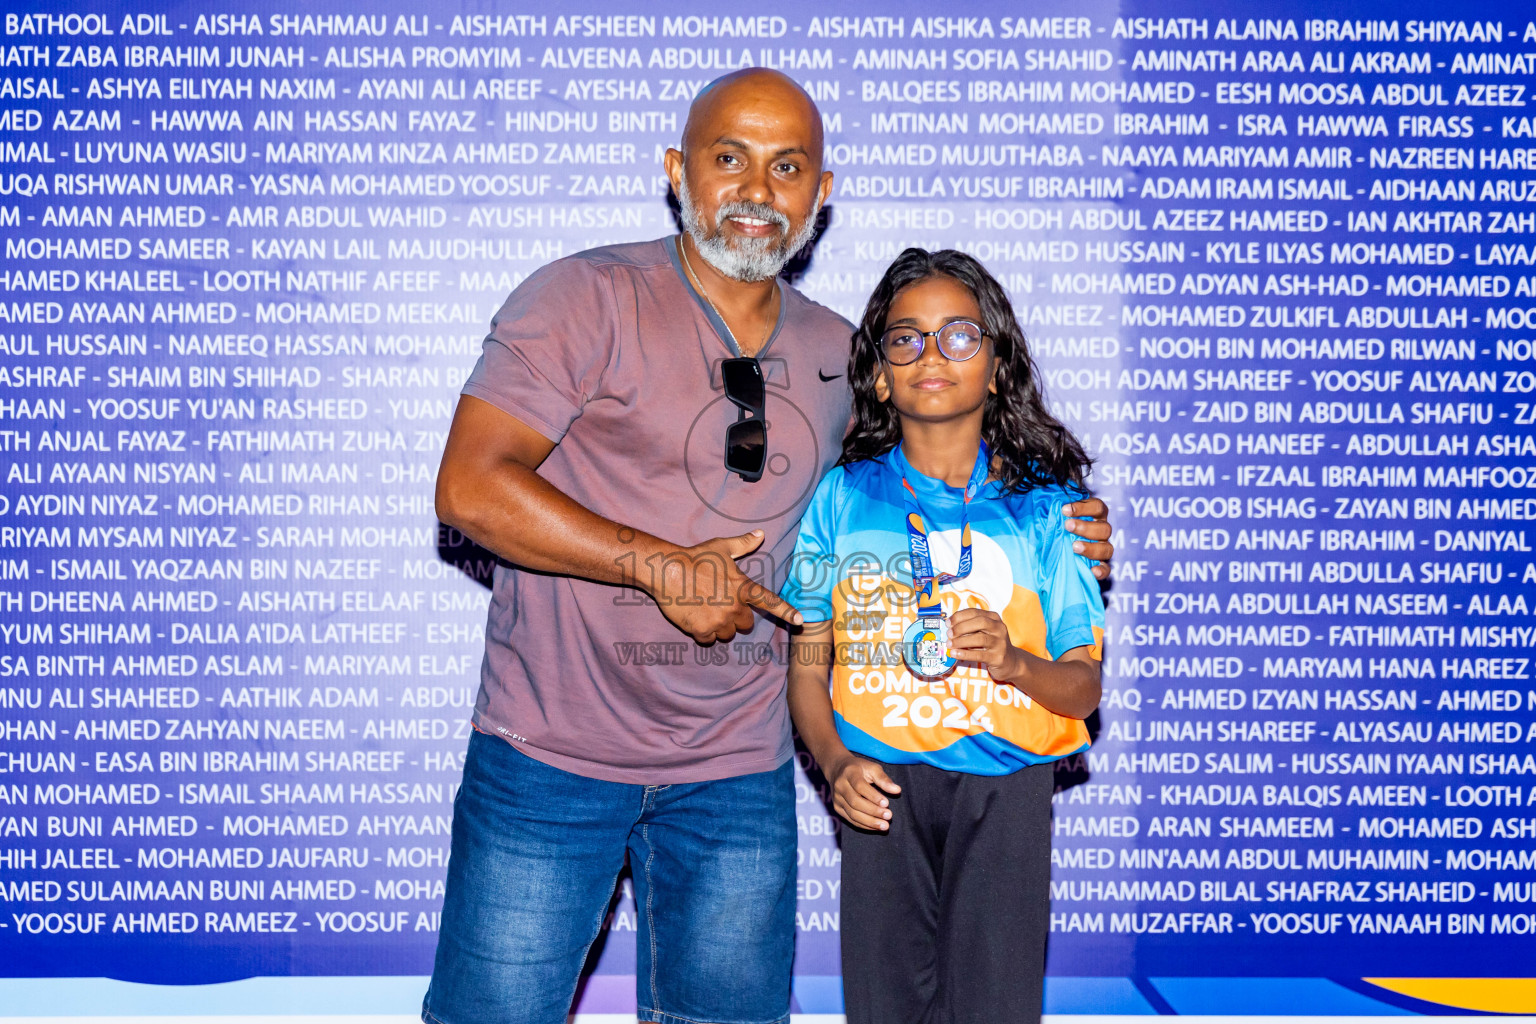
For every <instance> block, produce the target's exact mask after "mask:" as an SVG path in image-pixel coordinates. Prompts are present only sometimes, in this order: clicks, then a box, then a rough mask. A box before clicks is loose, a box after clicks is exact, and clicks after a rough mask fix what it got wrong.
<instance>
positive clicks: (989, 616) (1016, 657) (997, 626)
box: [949, 608, 1027, 682]
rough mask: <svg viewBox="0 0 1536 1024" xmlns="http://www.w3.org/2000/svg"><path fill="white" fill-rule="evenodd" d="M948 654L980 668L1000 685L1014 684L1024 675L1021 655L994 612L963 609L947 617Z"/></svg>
mask: <svg viewBox="0 0 1536 1024" xmlns="http://www.w3.org/2000/svg"><path fill="white" fill-rule="evenodd" d="M949 653H950V654H952V655H954V656H955V657H956V658H958V659H959V660H961V661H969V662H974V663H975V664H978V665H980V666H982V667H983V668H985V669H986V670H987V671H988V672H990V673H991V674H992V678H993V679H996V680H999V681H1001V682H1013V681H1015V680H1017V679H1020V678H1022V677H1023V676H1024V675H1025V674H1026V671H1027V669H1026V667H1025V664H1024V657H1025V655H1024V652H1023V651H1021V650H1019V649H1018V648H1017V647H1015V646H1013V642H1012V641H1011V640H1010V639H1009V637H1008V624H1007V623H1005V622H1004V621H1003V618H1002V616H1001V615H998V614H997V612H992V611H985V610H983V609H981V608H962V609H960V610H959V611H957V612H955V613H954V614H953V615H951V616H950V617H949Z"/></svg>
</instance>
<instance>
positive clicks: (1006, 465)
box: [783, 249, 1104, 1024]
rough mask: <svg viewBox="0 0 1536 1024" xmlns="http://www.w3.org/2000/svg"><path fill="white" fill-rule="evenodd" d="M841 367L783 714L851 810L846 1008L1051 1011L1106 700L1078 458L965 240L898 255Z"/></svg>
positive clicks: (942, 1012) (795, 574)
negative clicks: (1084, 794)
mask: <svg viewBox="0 0 1536 1024" xmlns="http://www.w3.org/2000/svg"><path fill="white" fill-rule="evenodd" d="M848 370H849V372H848V377H849V380H850V382H851V384H852V386H853V393H854V423H853V425H852V427H851V428H850V430H849V433H848V436H847V438H846V439H845V440H844V442H843V455H842V459H841V460H840V462H839V465H838V466H837V467H836V468H835V469H833V470H832V471H831V472H830V473H828V474H827V476H826V477H825V478H824V479H823V480H822V481H821V483H820V485H819V486H818V488H817V490H816V494H815V497H814V498H813V499H812V501H811V505H810V508H809V509H808V510H807V511H806V514H805V518H804V519H803V520H802V522H801V527H800V535H799V539H798V542H797V547H796V553H795V561H794V563H793V566H792V569H791V572H790V576H789V581H788V582H787V583H786V584H785V587H784V591H783V596H784V598H785V600H787V601H788V602H789V603H790V604H792V605H794V606H795V607H797V608H799V609H800V611H801V613H802V614H803V615H804V616H805V621H806V625H805V628H804V631H803V632H802V633H801V634H800V635H798V636H797V637H796V638H795V640H794V647H793V650H792V652H791V659H790V666H791V667H790V676H789V703H790V711H791V713H792V714H793V716H794V720H795V725H796V727H797V728H798V729H799V731H800V736H801V738H802V739H803V740H804V741H805V744H806V746H807V747H808V748H809V749H810V751H811V753H812V755H813V756H815V758H816V760H817V762H818V763H819V764H820V765H821V769H822V772H823V773H824V774H825V776H826V779H827V782H828V784H829V785H830V787H831V790H832V799H833V807H834V809H835V810H836V812H837V813H838V814H839V815H840V816H841V817H842V818H843V819H844V820H846V821H847V822H848V824H850V825H852V826H853V827H852V828H845V829H843V831H842V847H843V885H842V943H843V993H844V1001H845V1004H846V1007H847V1015H848V1021H849V1024H893V1022H903V1024H918V1022H934V1024H938V1022H943V1024H949V1022H976V1024H982V1022H986V1024H994V1022H999V1021H1008V1022H1010V1024H1012V1022H1018V1021H1038V1020H1039V1018H1040V1012H1041V994H1042V989H1043V985H1044V975H1045V943H1046V936H1047V931H1048V928H1049V919H1050V885H1049V882H1050V849H1051V831H1050V814H1051V793H1052V791H1053V788H1054V787H1053V762H1055V761H1056V760H1057V759H1058V758H1061V757H1065V756H1066V755H1068V754H1072V753H1076V752H1077V751H1080V750H1083V749H1085V748H1086V747H1087V746H1088V733H1087V730H1086V729H1085V728H1084V725H1083V721H1082V720H1083V719H1084V718H1086V717H1087V716H1088V715H1089V714H1091V713H1092V712H1093V709H1094V708H1095V707H1096V706H1097V705H1098V701H1099V658H1100V653H1099V652H1100V644H1101V641H1102V637H1103V623H1104V614H1103V604H1102V602H1101V600H1100V597H1099V588H1098V584H1097V583H1096V582H1095V581H1094V578H1093V574H1092V572H1091V570H1090V568H1089V563H1088V561H1087V560H1086V559H1084V558H1082V557H1081V556H1079V555H1076V554H1074V553H1073V551H1072V542H1073V537H1072V535H1071V534H1069V533H1067V532H1066V531H1065V530H1064V528H1063V524H1064V519H1063V517H1062V515H1061V507H1062V505H1063V504H1065V503H1067V502H1069V501H1072V500H1075V499H1077V498H1079V497H1081V496H1082V494H1083V492H1084V490H1085V488H1084V485H1083V475H1084V473H1085V472H1086V470H1087V468H1088V465H1089V460H1088V457H1087V456H1086V455H1085V454H1084V452H1083V449H1082V447H1081V446H1080V445H1079V444H1078V443H1077V441H1076V440H1075V439H1074V438H1073V437H1072V435H1071V434H1070V433H1069V432H1068V431H1067V429H1066V428H1065V427H1063V426H1062V424H1061V423H1060V422H1059V421H1058V420H1057V419H1056V418H1055V417H1054V416H1052V415H1051V414H1050V413H1049V412H1048V411H1047V410H1046V408H1045V404H1044V402H1043V401H1042V400H1041V397H1040V388H1039V385H1038V383H1037V380H1038V377H1039V374H1038V371H1037V370H1036V368H1035V366H1034V363H1033V360H1031V359H1030V356H1029V352H1028V350H1027V349H1026V348H1025V343H1024V336H1023V334H1022V332H1021V331H1020V330H1019V325H1018V322H1017V321H1016V320H1015V319H1014V315H1013V310H1012V308H1011V306H1010V304H1009V302H1008V297H1007V295H1006V294H1005V293H1004V292H1003V289H1002V288H1001V286H999V285H998V283H997V282H996V281H995V280H993V278H992V277H991V275H989V274H988V273H987V271H986V270H985V269H984V268H983V267H982V266H981V264H980V263H978V262H977V261H976V260H975V259H973V258H971V257H970V256H967V255H966V254H964V253H961V252H956V251H953V250H945V251H942V252H935V253H929V252H925V251H923V250H921V249H908V250H907V251H906V252H904V253H902V254H901V255H900V256H899V257H897V259H896V262H894V263H893V264H891V266H890V269H888V270H887V271H886V272H885V277H884V278H883V279H882V280H881V282H880V284H879V285H878V286H877V287H876V289H875V293H874V295H873V296H872V297H871V298H870V300H869V305H868V307H867V308H866V309H865V311H864V318H863V322H862V323H861V324H860V325H859V329H858V331H857V332H856V333H855V334H854V338H853V353H852V356H851V357H850V359H849V364H848ZM829 672H830V678H831V687H830V690H831V692H830V694H829V693H828V676H829Z"/></svg>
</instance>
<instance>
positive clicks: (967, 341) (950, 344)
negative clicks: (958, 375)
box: [880, 320, 987, 366]
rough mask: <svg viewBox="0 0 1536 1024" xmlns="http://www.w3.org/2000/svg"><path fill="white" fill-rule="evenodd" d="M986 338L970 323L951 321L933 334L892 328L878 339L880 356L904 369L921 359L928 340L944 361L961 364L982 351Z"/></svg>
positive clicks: (908, 328) (911, 329)
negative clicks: (937, 349) (936, 344)
mask: <svg viewBox="0 0 1536 1024" xmlns="http://www.w3.org/2000/svg"><path fill="white" fill-rule="evenodd" d="M986 336H987V332H986V331H983V330H982V329H981V328H980V327H979V326H978V325H976V324H973V323H971V322H970V321H969V320H954V321H951V322H950V323H947V324H945V325H944V326H943V327H940V328H939V329H938V330H936V331H920V330H918V329H917V328H916V327H892V328H891V329H890V330H888V331H886V332H885V333H884V334H882V335H880V355H881V356H882V357H883V358H884V359H885V361H886V362H888V363H890V364H891V365H892V366H906V365H907V364H908V363H915V362H917V361H918V360H919V359H921V358H922V355H923V349H924V347H926V346H927V344H928V339H929V338H933V339H934V340H935V341H936V342H937V343H938V346H939V351H940V352H942V353H944V358H945V359H948V360H949V361H950V362H954V363H963V362H965V361H966V360H967V359H969V358H971V357H972V356H974V355H975V354H976V353H977V352H980V351H981V339H982V338H985V337H986Z"/></svg>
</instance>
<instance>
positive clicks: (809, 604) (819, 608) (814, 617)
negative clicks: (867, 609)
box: [779, 466, 843, 622]
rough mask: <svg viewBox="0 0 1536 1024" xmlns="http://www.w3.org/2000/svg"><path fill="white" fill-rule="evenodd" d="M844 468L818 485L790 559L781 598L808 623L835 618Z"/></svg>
mask: <svg viewBox="0 0 1536 1024" xmlns="http://www.w3.org/2000/svg"><path fill="white" fill-rule="evenodd" d="M842 477H843V467H841V466H835V467H833V469H832V471H831V472H830V473H828V474H827V475H826V476H824V477H822V478H821V483H819V484H817V485H816V493H815V494H813V495H811V503H810V505H809V506H807V507H806V510H805V515H804V517H802V518H801V520H800V532H799V534H798V535H797V536H796V538H795V551H794V554H792V555H790V558H789V574H788V577H787V578H786V579H785V581H784V586H783V588H781V589H780V590H779V596H780V597H782V598H783V599H784V600H785V601H786V602H788V603H789V604H790V605H792V606H794V607H795V608H797V609H799V611H800V614H801V615H803V616H804V617H805V621H806V622H825V621H827V620H828V619H830V618H833V614H832V589H833V587H834V586H836V584H837V573H836V572H835V569H836V568H837V554H836V552H837V508H838V505H839V502H840V496H841V494H840V492H841V490H842V487H841V481H842Z"/></svg>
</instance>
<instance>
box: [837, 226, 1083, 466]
mask: <svg viewBox="0 0 1536 1024" xmlns="http://www.w3.org/2000/svg"><path fill="white" fill-rule="evenodd" d="M933 277H947V278H950V279H952V280H955V281H958V282H959V283H960V284H962V285H964V286H965V287H966V288H968V289H970V292H971V294H972V295H974V296H975V297H976V304H977V305H978V306H980V307H981V320H982V323H981V328H982V330H984V331H986V332H987V336H988V337H990V338H991V339H992V346H993V352H994V353H995V354H996V355H997V359H998V367H997V394H995V395H990V394H989V395H988V396H987V404H986V407H985V409H984V410H983V413H982V424H981V436H982V440H984V441H986V443H987V447H988V448H990V449H991V450H992V454H993V455H994V456H995V466H996V468H995V476H996V478H997V480H998V481H999V483H1001V485H1002V488H1003V490H1004V491H1005V492H1008V493H1019V492H1022V491H1027V490H1029V489H1031V488H1033V487H1044V486H1050V485H1052V484H1054V485H1057V486H1061V487H1066V488H1069V489H1072V490H1076V491H1081V492H1083V493H1087V490H1088V488H1087V485H1086V482H1085V479H1084V478H1085V477H1086V476H1087V474H1088V470H1089V468H1090V467H1091V466H1092V465H1093V461H1092V460H1091V459H1090V458H1089V457H1088V453H1087V452H1085V451H1084V450H1083V446H1082V445H1081V444H1079V443H1078V441H1077V438H1075V437H1073V436H1072V432H1071V431H1069V430H1068V429H1067V428H1066V427H1065V426H1064V425H1063V424H1062V422H1061V421H1060V420H1058V419H1057V418H1056V417H1055V416H1053V415H1051V412H1050V410H1048V409H1047V408H1046V407H1045V401H1044V399H1043V398H1042V397H1041V395H1040V371H1039V369H1038V368H1037V367H1036V366H1035V361H1034V359H1032V358H1031V357H1030V354H1029V347H1028V345H1027V344H1026V342H1025V340H1024V332H1023V331H1022V330H1021V329H1020V328H1019V321H1018V319H1017V318H1016V317H1015V316H1014V315H1013V304H1012V303H1010V302H1009V301H1008V295H1007V293H1006V292H1004V291H1003V287H1002V285H1000V284H998V283H997V281H996V280H995V279H994V278H993V277H992V275H991V274H989V273H987V269H986V268H985V267H983V266H982V265H981V263H980V262H979V261H978V260H977V259H976V258H975V257H973V256H970V255H968V254H966V253H963V252H959V251H957V250H955V249H942V250H940V251H939V252H928V251H926V250H924V249H915V248H914V249H908V250H907V251H906V252H904V253H902V254H901V255H900V256H898V257H896V260H895V262H893V263H892V264H891V265H890V266H889V267H888V268H886V271H885V276H884V277H882V278H881V279H880V283H879V284H877V285H876V286H875V292H874V294H873V295H871V296H870V297H869V304H868V305H867V306H865V307H864V317H863V319H862V320H861V321H860V322H859V327H858V330H856V331H855V332H854V335H853V351H852V353H851V354H850V355H849V357H848V381H849V383H850V385H851V386H852V388H853V424H852V426H850V427H849V428H848V435H847V436H846V437H845V438H843V454H842V457H841V458H840V459H838V464H839V465H847V464H848V463H851V462H859V461H861V460H863V459H873V458H876V457H878V456H881V455H884V454H885V453H886V452H888V451H890V450H891V449H892V448H894V447H896V445H897V443H898V442H899V441H900V440H901V421H900V420H899V419H898V418H897V415H896V410H895V409H894V408H892V407H891V405H890V403H889V402H882V401H880V399H879V398H877V397H876V395H875V378H876V377H877V376H879V374H880V371H881V369H882V365H881V363H882V360H881V358H880V347H879V346H880V335H881V334H882V333H884V331H885V321H886V318H887V317H888V316H889V315H890V311H891V304H892V303H893V302H895V300H896V293H897V292H899V291H901V290H902V289H903V288H905V287H907V286H908V285H912V284H916V283H917V282H919V281H924V280H927V279H929V278H933Z"/></svg>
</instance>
